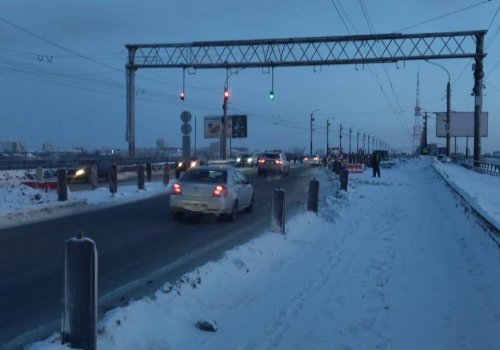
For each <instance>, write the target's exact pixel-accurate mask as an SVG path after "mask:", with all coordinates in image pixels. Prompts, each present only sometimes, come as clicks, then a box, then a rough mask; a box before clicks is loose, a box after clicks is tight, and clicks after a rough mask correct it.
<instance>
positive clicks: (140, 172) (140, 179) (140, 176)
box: [137, 164, 145, 190]
mask: <svg viewBox="0 0 500 350" xmlns="http://www.w3.org/2000/svg"><path fill="white" fill-rule="evenodd" d="M137 188H138V189H139V190H144V188H145V187H144V166H143V165H142V164H139V165H138V166H137Z"/></svg>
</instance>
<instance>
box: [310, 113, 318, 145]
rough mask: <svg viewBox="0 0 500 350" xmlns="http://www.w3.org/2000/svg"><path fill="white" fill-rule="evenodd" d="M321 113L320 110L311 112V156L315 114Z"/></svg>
mask: <svg viewBox="0 0 500 350" xmlns="http://www.w3.org/2000/svg"><path fill="white" fill-rule="evenodd" d="M317 111H319V109H315V110H314V111H312V112H311V152H310V153H309V154H312V153H313V121H314V116H313V114H314V112H317Z"/></svg>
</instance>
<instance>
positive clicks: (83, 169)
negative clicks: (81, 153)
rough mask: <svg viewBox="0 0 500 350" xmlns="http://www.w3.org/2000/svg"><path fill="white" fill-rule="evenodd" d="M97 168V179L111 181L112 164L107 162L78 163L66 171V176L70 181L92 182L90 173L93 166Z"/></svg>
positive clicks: (90, 161) (85, 161)
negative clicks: (110, 168)
mask: <svg viewBox="0 0 500 350" xmlns="http://www.w3.org/2000/svg"><path fill="white" fill-rule="evenodd" d="M94 164H95V165H96V166H97V178H99V179H105V180H106V181H109V167H110V166H111V163H110V162H109V161H106V160H82V161H79V162H76V163H75V164H73V165H72V166H71V167H69V168H67V169H66V176H67V179H68V182H69V181H77V180H83V181H86V182H90V171H91V168H92V165H94Z"/></svg>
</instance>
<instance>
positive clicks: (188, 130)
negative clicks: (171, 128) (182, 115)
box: [181, 123, 193, 135]
mask: <svg viewBox="0 0 500 350" xmlns="http://www.w3.org/2000/svg"><path fill="white" fill-rule="evenodd" d="M191 130H193V128H192V127H191V124H188V123H184V124H182V126H181V131H182V133H183V134H184V135H189V134H190V133H191Z"/></svg>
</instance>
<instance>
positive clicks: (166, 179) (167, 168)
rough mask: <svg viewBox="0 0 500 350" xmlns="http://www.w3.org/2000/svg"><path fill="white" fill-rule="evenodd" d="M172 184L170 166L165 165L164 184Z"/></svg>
mask: <svg viewBox="0 0 500 350" xmlns="http://www.w3.org/2000/svg"><path fill="white" fill-rule="evenodd" d="M169 182H170V165H169V164H168V163H165V168H164V169H163V184H164V185H165V186H167V185H168V183H169Z"/></svg>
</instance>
